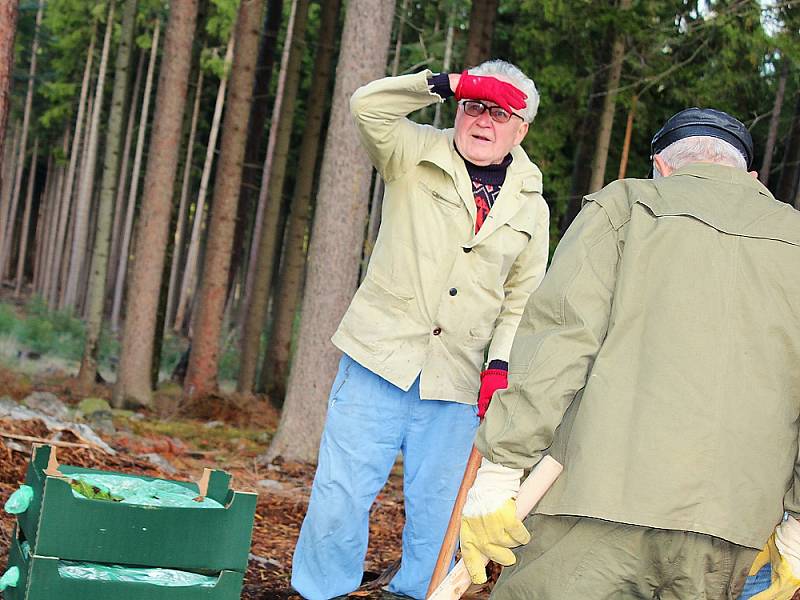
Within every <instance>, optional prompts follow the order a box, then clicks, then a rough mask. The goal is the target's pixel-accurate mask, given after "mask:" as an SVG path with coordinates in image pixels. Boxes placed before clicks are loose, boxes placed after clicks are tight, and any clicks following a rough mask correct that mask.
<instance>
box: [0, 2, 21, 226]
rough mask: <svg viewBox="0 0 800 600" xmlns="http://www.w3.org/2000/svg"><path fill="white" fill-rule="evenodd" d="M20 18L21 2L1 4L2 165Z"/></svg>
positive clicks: (0, 133)
mask: <svg viewBox="0 0 800 600" xmlns="http://www.w3.org/2000/svg"><path fill="white" fill-rule="evenodd" d="M18 17H19V0H5V1H4V2H2V3H0V57H2V58H0V164H3V158H4V157H5V141H6V127H7V126H8V113H9V108H10V106H11V81H12V77H13V74H14V38H15V37H16V35H17V19H18ZM0 183H1V182H0ZM0 231H2V230H0Z"/></svg>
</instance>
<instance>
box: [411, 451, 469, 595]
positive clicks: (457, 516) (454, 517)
mask: <svg viewBox="0 0 800 600" xmlns="http://www.w3.org/2000/svg"><path fill="white" fill-rule="evenodd" d="M481 458H482V457H481V453H480V452H478V449H477V448H476V447H475V446H473V447H472V452H470V454H469V458H468V459H467V466H466V467H465V468H464V478H463V479H462V480H461V487H459V488H458V494H457V495H456V500H455V503H454V504H453V512H451V513H450V521H449V522H448V523H447V531H446V532H445V534H444V540H443V541H442V547H441V549H440V550H439V556H438V557H437V558H436V566H435V567H434V568H433V575H431V582H430V583H429V584H428V591H427V592H426V594H425V597H426V598H430V597H431V594H432V593H433V591H434V590H435V589H436V588H437V587H439V584H440V583H442V580H444V578H445V576H446V575H447V568H448V567H449V566H450V561H451V560H452V559H453V553H454V552H455V551H456V542H457V541H458V534H459V531H460V529H461V511H462V510H464V504H465V503H466V501H467V492H469V489H470V488H471V487H472V484H473V483H475V476H476V475H477V474H478V467H480V466H481Z"/></svg>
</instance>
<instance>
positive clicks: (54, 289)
mask: <svg viewBox="0 0 800 600" xmlns="http://www.w3.org/2000/svg"><path fill="white" fill-rule="evenodd" d="M96 38H97V21H95V22H94V25H93V27H92V38H91V42H90V43H89V52H88V53H87V57H86V67H85V68H84V70H83V81H82V83H81V93H80V98H79V100H78V114H77V116H76V117H75V135H74V136H73V138H72V149H71V151H70V154H69V166H68V167H67V179H66V181H65V183H64V189H63V191H62V198H61V215H60V217H59V220H58V232H57V234H56V247H55V254H54V261H53V262H54V266H55V268H56V271H55V272H54V273H53V278H52V281H51V290H50V297H49V305H50V307H51V308H55V307H56V306H57V304H58V301H59V297H60V296H59V292H60V289H61V286H60V282H61V279H62V274H63V272H64V269H63V263H64V259H65V258H68V256H69V253H67V252H65V249H66V248H68V247H69V245H68V243H67V238H68V237H69V235H68V226H69V215H70V209H71V208H72V190H73V187H74V184H75V172H76V170H77V167H78V160H79V156H80V152H81V145H82V143H83V125H84V119H85V117H86V112H87V108H88V102H89V82H90V80H91V76H92V63H93V61H94V44H95V40H96Z"/></svg>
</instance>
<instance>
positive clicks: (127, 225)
mask: <svg viewBox="0 0 800 600" xmlns="http://www.w3.org/2000/svg"><path fill="white" fill-rule="evenodd" d="M160 33H161V23H160V21H158V20H156V24H155V28H154V29H153V41H152V46H151V47H150V60H149V62H148V65H147V75H146V76H145V83H144V96H143V97H142V111H141V114H140V115H139V131H138V132H137V134H136V148H135V149H134V152H133V169H132V172H131V184H130V189H129V190H128V202H127V203H126V206H125V220H124V221H123V224H122V233H121V234H120V242H119V253H118V254H117V261H118V262H117V271H116V281H115V283H114V300H113V302H112V307H111V329H112V331H117V330H119V322H120V316H121V313H122V300H123V296H124V294H125V279H126V277H127V274H128V262H129V260H130V244H131V238H132V237H133V220H134V214H135V212H136V199H137V196H138V194H139V180H140V177H139V176H140V174H141V169H142V155H143V153H144V145H145V137H146V135H147V120H148V117H149V115H150V96H151V94H152V91H153V75H154V74H155V70H156V59H157V58H158V41H159V37H160Z"/></svg>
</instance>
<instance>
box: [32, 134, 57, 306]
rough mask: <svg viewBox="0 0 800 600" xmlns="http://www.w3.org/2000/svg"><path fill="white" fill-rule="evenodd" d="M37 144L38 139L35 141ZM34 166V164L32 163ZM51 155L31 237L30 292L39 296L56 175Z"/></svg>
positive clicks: (48, 159) (48, 158)
mask: <svg viewBox="0 0 800 600" xmlns="http://www.w3.org/2000/svg"><path fill="white" fill-rule="evenodd" d="M37 142H38V139H37ZM34 164H36V163H34ZM55 171H56V169H55V166H54V160H53V155H52V154H51V155H50V156H48V157H47V167H46V168H45V177H44V189H43V190H42V191H41V192H39V202H38V204H39V210H38V212H37V215H36V233H35V234H34V237H33V250H34V252H33V281H32V284H31V291H32V292H33V293H34V294H40V292H41V287H40V286H41V281H42V264H43V263H42V260H43V258H44V254H45V252H46V250H47V248H46V246H47V236H48V235H49V230H48V228H49V225H50V219H49V216H50V213H51V207H52V198H51V196H52V193H51V192H52V189H53V186H54V185H55V180H56V175H55Z"/></svg>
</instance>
